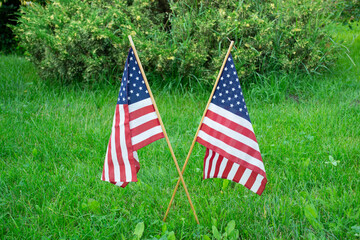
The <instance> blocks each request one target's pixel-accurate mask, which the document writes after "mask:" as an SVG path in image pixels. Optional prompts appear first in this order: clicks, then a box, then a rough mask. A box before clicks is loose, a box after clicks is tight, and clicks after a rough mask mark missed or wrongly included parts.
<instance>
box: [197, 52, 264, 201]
mask: <svg viewBox="0 0 360 240" xmlns="http://www.w3.org/2000/svg"><path fill="white" fill-rule="evenodd" d="M197 142H199V143H200V144H202V145H204V146H205V147H206V148H207V149H206V154H205V158H204V175H203V178H204V179H207V178H224V179H229V180H232V181H234V182H237V183H240V184H242V185H244V186H245V187H247V188H248V189H250V190H251V191H253V192H255V193H257V194H259V195H261V194H262V192H263V191H264V188H265V185H266V183H267V178H266V173H265V168H264V164H263V161H262V157H261V154H260V149H259V145H258V143H257V140H256V137H255V133H254V130H253V127H252V124H251V121H250V116H249V112H248V109H247V106H246V104H245V99H244V96H243V93H242V90H241V86H240V81H239V77H238V75H237V71H236V69H235V64H234V61H233V58H232V56H231V54H230V55H229V57H228V59H227V60H226V64H225V66H224V69H223V71H222V73H221V77H220V79H219V81H218V84H217V86H216V89H215V92H214V95H213V97H212V100H211V103H210V104H209V107H208V110H207V112H206V114H205V117H204V120H203V122H202V125H201V128H200V131H199V134H198V137H197Z"/></svg>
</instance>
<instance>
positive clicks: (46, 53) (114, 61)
mask: <svg viewBox="0 0 360 240" xmlns="http://www.w3.org/2000/svg"><path fill="white" fill-rule="evenodd" d="M21 14H22V17H21V19H20V24H19V25H18V26H17V27H16V28H15V31H16V33H17V36H18V38H19V39H20V42H21V43H22V45H23V46H24V47H25V49H26V50H27V54H28V56H29V57H30V60H31V61H32V62H34V63H35V65H36V66H37V67H38V68H39V70H40V74H41V75H42V76H43V77H45V78H52V79H60V80H62V81H64V82H71V81H79V80H87V81H91V80H94V79H97V80H103V79H104V77H109V76H115V75H116V74H117V72H118V71H120V69H121V68H122V67H123V64H124V59H125V57H126V54H127V49H128V48H129V42H128V38H127V36H128V34H132V35H136V36H140V39H143V38H144V35H145V34H147V35H146V36H147V37H148V38H150V37H149V35H148V33H147V32H146V31H145V30H147V29H153V31H152V34H156V33H158V36H159V35H161V34H164V33H161V32H160V31H157V30H156V29H155V24H156V19H159V16H156V15H155V16H154V15H152V14H151V8H150V3H149V1H141V0H135V1H134V2H133V4H132V5H131V6H128V5H127V3H126V2H124V1H121V0H116V1H90V0H89V1H88V0H85V1H82V0H74V1H51V2H50V3H48V4H47V5H46V6H45V7H43V6H41V5H39V4H36V3H34V4H31V6H27V7H22V8H21ZM147 43H150V44H154V42H153V41H151V39H149V41H148V42H147ZM140 46H143V44H140ZM145 47H148V46H147V45H145ZM120 66H121V67H120Z"/></svg>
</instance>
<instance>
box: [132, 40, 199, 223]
mask: <svg viewBox="0 0 360 240" xmlns="http://www.w3.org/2000/svg"><path fill="white" fill-rule="evenodd" d="M128 37H129V41H130V44H131V47H132V49H133V51H134V55H135V58H136V61H137V62H138V64H139V68H140V71H141V75H142V76H143V78H144V82H145V85H146V88H147V89H148V91H149V95H150V98H151V101H152V103H153V105H154V108H155V112H156V115H157V116H158V118H159V122H160V125H161V129H162V131H163V133H164V136H165V139H166V142H167V144H168V146H169V149H170V153H171V156H172V158H173V160H174V163H175V166H176V170H177V172H178V173H179V180H178V185H179V183H180V181H181V183H182V185H183V186H184V189H185V193H186V196H187V198H188V200H189V204H190V207H191V209H192V212H193V214H194V217H195V220H196V222H197V224H199V219H198V217H197V215H196V212H195V208H194V205H193V204H192V201H191V198H190V194H189V191H188V189H187V187H186V184H185V181H184V178H183V175H182V173H181V171H180V167H179V164H178V161H177V160H176V157H175V154H174V150H173V149H172V146H171V143H170V140H169V137H168V136H167V133H166V130H165V126H164V123H163V121H162V119H161V116H160V113H159V110H158V108H157V106H156V102H155V99H154V96H153V95H152V92H151V89H150V86H149V83H148V80H147V78H146V75H145V72H144V69H143V67H142V65H141V62H140V58H139V56H138V54H137V51H136V48H135V44H134V42H133V40H132V37H131V35H129V36H128ZM178 185H177V186H178ZM167 213H168V211H167Z"/></svg>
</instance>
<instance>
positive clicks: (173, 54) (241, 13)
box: [14, 0, 344, 86]
mask: <svg viewBox="0 0 360 240" xmlns="http://www.w3.org/2000/svg"><path fill="white" fill-rule="evenodd" d="M343 7H344V5H343V4H342V5H341V4H340V5H339V4H336V5H335V3H333V1H329V0H315V1H311V0H300V1H298V0H296V1H295V0H289V1H277V0H268V1H260V0H252V1H249V0H248V1H235V0H231V1H226V2H224V1H220V0H215V1H194V0H184V1H169V2H168V3H166V2H165V3H164V2H163V1H154V0H145V1H140V0H134V1H120V0H115V1H106V0H98V1H89V0H85V1H81V0H74V1H67V0H62V1H59V0H52V1H50V2H49V3H47V4H46V6H41V5H40V4H37V3H32V4H30V5H29V6H23V7H21V18H20V19H19V24H18V26H17V27H16V28H14V31H15V32H16V34H17V37H18V40H19V41H20V43H21V45H22V46H23V47H24V48H25V49H26V54H27V56H28V57H29V59H30V60H31V61H32V62H33V63H35V65H36V66H37V68H38V69H39V73H40V75H41V76H43V77H45V78H51V79H57V80H61V81H64V82H73V81H103V80H104V79H109V78H110V79H112V78H114V77H115V78H116V76H118V75H119V74H120V73H121V71H122V68H123V62H124V59H125V55H126V53H127V49H128V48H129V42H128V39H127V35H129V34H131V35H132V36H133V38H134V41H135V44H136V46H137V49H138V50H139V51H140V53H141V54H140V57H141V60H142V63H143V65H144V67H145V70H146V71H147V73H150V74H156V75H157V76H161V77H160V78H157V79H160V81H162V83H165V84H172V83H174V82H175V81H174V80H172V79H176V81H178V82H177V84H181V85H183V86H184V85H185V86H187V85H189V84H191V83H192V82H194V81H198V82H201V83H207V84H211V83H212V81H214V79H215V77H216V74H217V71H218V69H219V67H220V65H221V62H222V58H223V54H224V52H225V51H226V49H227V48H228V45H229V41H228V38H229V39H232V40H235V46H236V50H235V51H233V55H234V58H235V62H236V63H237V66H236V67H237V69H238V72H239V75H240V77H242V78H243V80H249V79H254V77H256V76H259V75H264V74H265V75H266V74H268V73H271V72H283V73H290V72H294V71H296V72H297V71H300V72H306V73H308V74H312V73H319V72H321V71H323V70H324V69H327V68H329V67H331V66H332V65H333V63H334V60H335V58H336V51H338V49H339V45H338V44H335V42H334V41H332V39H331V38H330V37H329V35H328V34H327V32H326V31H325V27H326V26H327V25H328V24H329V23H330V22H331V21H333V19H334V18H336V17H337V16H338V15H340V13H341V11H342V9H343Z"/></svg>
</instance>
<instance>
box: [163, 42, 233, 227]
mask: <svg viewBox="0 0 360 240" xmlns="http://www.w3.org/2000/svg"><path fill="white" fill-rule="evenodd" d="M233 45H234V41H231V43H230V46H229V49H228V51H227V53H226V56H225V59H224V62H223V64H222V66H221V68H220V71H219V74H218V76H217V79H216V81H215V84H214V87H213V90H212V92H211V94H210V98H209V101H208V103H207V105H206V107H205V111H204V113H203V116H202V118H201V120H200V124H199V127H198V129H197V131H196V134H195V137H194V140H193V142H192V144H191V147H190V149H189V152H188V155H187V157H186V160H185V163H184V166H183V168H182V170H181V174H184V172H185V168H186V165H187V163H188V161H189V158H190V155H191V152H192V150H193V148H194V145H195V142H196V138H197V135H198V134H199V131H200V127H201V124H202V122H203V120H204V118H205V114H206V111H207V109H208V108H209V105H210V103H211V99H212V97H213V95H214V92H215V90H216V86H217V84H218V82H219V80H220V77H221V73H222V71H223V69H224V67H225V64H226V61H227V59H228V57H229V55H230V52H231V49H232V47H233ZM179 183H180V179H179V180H178V181H177V183H176V186H175V188H174V192H173V195H172V197H171V200H170V203H169V206H168V208H167V210H166V213H165V216H164V219H163V221H164V222H165V221H166V217H167V215H168V213H169V211H170V207H171V204H172V202H173V201H174V198H175V194H176V191H177V189H178V187H179Z"/></svg>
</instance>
